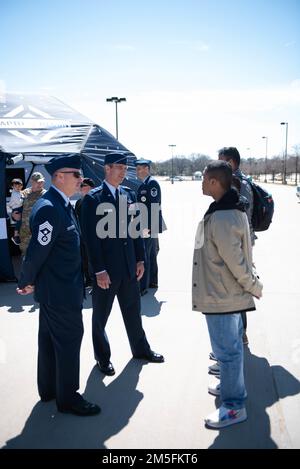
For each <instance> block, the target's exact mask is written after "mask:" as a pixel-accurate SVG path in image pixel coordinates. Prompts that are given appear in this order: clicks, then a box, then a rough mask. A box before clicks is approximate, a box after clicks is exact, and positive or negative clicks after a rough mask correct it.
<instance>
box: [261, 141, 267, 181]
mask: <svg viewBox="0 0 300 469" xmlns="http://www.w3.org/2000/svg"><path fill="white" fill-rule="evenodd" d="M262 138H264V139H265V140H266V155H265V182H267V160H268V137H262Z"/></svg>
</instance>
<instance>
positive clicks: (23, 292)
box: [17, 285, 34, 295]
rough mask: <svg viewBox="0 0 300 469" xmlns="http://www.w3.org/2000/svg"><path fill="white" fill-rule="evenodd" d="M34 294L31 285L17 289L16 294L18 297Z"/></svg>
mask: <svg viewBox="0 0 300 469" xmlns="http://www.w3.org/2000/svg"><path fill="white" fill-rule="evenodd" d="M33 292H34V286H33V285H27V286H26V287H24V288H17V293H18V294H19V295H29V294H30V293H33Z"/></svg>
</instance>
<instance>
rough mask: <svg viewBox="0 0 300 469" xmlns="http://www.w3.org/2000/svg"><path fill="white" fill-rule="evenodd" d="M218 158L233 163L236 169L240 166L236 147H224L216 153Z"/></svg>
mask: <svg viewBox="0 0 300 469" xmlns="http://www.w3.org/2000/svg"><path fill="white" fill-rule="evenodd" d="M218 155H219V157H220V156H222V157H223V158H225V160H226V161H229V160H232V161H234V162H235V164H236V165H237V167H239V166H240V163H241V157H240V154H239V151H238V149H237V148H236V147H224V148H221V150H219V152H218Z"/></svg>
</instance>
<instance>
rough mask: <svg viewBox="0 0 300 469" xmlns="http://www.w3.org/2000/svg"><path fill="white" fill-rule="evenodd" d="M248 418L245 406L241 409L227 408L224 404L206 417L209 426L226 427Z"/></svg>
mask: <svg viewBox="0 0 300 469" xmlns="http://www.w3.org/2000/svg"><path fill="white" fill-rule="evenodd" d="M246 419H247V412H246V409H245V407H242V408H241V409H227V408H226V407H224V406H223V405H222V406H221V407H220V408H219V409H217V410H216V411H215V412H213V413H212V414H210V415H209V416H208V417H206V419H204V421H205V423H206V425H207V426H208V427H209V428H224V427H229V426H230V425H234V424H235V423H241V422H244V421H245V420H246Z"/></svg>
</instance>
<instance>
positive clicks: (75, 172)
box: [58, 171, 82, 179]
mask: <svg viewBox="0 0 300 469" xmlns="http://www.w3.org/2000/svg"><path fill="white" fill-rule="evenodd" d="M58 173H61V174H73V176H74V177H75V178H77V179H79V178H81V177H82V173H81V172H80V171H58Z"/></svg>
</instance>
